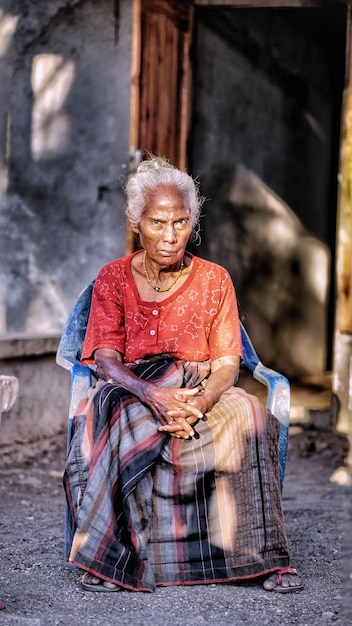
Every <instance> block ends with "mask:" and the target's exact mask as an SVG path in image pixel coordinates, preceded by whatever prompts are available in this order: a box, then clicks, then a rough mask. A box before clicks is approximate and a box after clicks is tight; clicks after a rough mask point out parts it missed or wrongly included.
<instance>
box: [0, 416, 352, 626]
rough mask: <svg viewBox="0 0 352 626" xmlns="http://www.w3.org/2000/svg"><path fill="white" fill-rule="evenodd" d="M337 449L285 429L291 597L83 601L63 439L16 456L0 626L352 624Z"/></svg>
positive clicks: (255, 590)
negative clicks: (73, 561) (71, 559)
mask: <svg viewBox="0 0 352 626" xmlns="http://www.w3.org/2000/svg"><path fill="white" fill-rule="evenodd" d="M345 450H346V444H345V440H344V438H343V437H341V436H338V435H336V434H334V433H326V432H319V431H312V430H309V429H306V430H304V429H302V428H295V429H292V434H291V436H290V444H289V460H288V465H287V474H286V483H285V488H284V495H283V505H284V510H285V516H286V522H287V530H288V535H289V540H290V545H291V555H292V564H293V565H294V566H295V567H297V569H298V570H299V571H300V573H301V574H302V576H303V579H304V584H305V588H304V590H303V591H301V592H299V593H292V594H277V593H269V592H265V591H264V590H263V589H262V588H261V585H259V584H254V583H247V584H240V585H232V584H228V585H207V586H205V585H198V586H192V587H181V586H179V587H167V588H158V589H157V591H156V592H155V593H154V594H149V593H130V592H123V593H118V594H99V593H98V594H97V593H90V592H83V591H82V590H81V588H80V586H79V584H78V572H77V570H74V569H71V568H68V567H66V566H65V565H64V561H63V551H64V546H63V525H64V522H63V519H64V506H65V505H64V494H63V490H62V478H61V476H62V468H63V465H64V456H65V441H64V436H62V437H61V438H59V441H56V442H55V444H54V443H53V442H52V441H51V442H42V443H41V445H40V446H39V447H38V446H37V449H36V450H33V451H32V458H31V456H29V457H26V458H22V457H21V452H19V453H18V455H17V457H16V455H15V456H14V458H13V460H12V461H11V463H9V464H6V465H5V466H4V465H3V466H2V467H1V466H0V480H1V484H0V530H1V533H0V600H1V601H2V602H3V604H4V605H5V608H4V609H3V610H1V611H0V626H1V625H9V626H11V625H12V624H19V625H23V626H26V625H27V624H28V625H33V626H59V625H60V626H61V625H66V624H70V626H90V625H92V626H109V625H112V626H139V625H140V624H143V626H164V625H165V624H168V623H170V624H172V625H173V626H198V625H204V624H217V625H218V626H227V625H230V624H231V625H232V626H233V625H234V626H242V625H245V626H265V625H268V624H280V625H284V626H285V625H289V624H298V625H299V626H305V625H307V626H324V625H325V624H330V623H335V624H338V625H340V626H350V625H352V612H351V608H350V598H352V593H351V591H352V580H351V575H350V573H351V571H352V564H351V556H352V551H351V542H350V535H351V533H350V530H351V529H350V521H351V513H352V510H351V508H352V507H351V504H350V502H351V500H350V495H351V493H350V487H341V486H338V485H337V484H335V483H332V482H331V481H330V480H329V479H330V477H331V475H332V473H333V471H334V470H335V469H336V468H337V467H338V466H340V465H341V464H342V462H343V456H344V453H345ZM346 535H347V536H348V542H347V541H346V540H345V537H346Z"/></svg>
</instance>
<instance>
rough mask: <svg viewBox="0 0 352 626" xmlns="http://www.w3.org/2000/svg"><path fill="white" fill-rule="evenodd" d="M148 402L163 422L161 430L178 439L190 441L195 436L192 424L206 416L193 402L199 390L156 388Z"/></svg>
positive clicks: (152, 390)
mask: <svg viewBox="0 0 352 626" xmlns="http://www.w3.org/2000/svg"><path fill="white" fill-rule="evenodd" d="M150 392H151V393H150V396H149V398H148V400H147V401H146V400H145V402H146V404H148V406H149V407H150V408H151V410H152V411H153V413H154V415H156V417H157V418H158V419H159V421H160V422H161V424H162V425H161V426H160V427H159V430H160V431H162V432H167V433H169V435H171V436H172V437H176V438H178V439H189V438H190V437H193V436H194V435H195V431H194V429H193V428H192V424H195V423H196V422H198V420H200V419H203V417H204V415H203V412H202V411H201V409H200V408H199V407H198V405H197V403H193V402H192V400H193V399H194V397H195V396H196V395H198V389H197V388H194V389H184V388H182V389H169V388H167V387H154V388H153V389H151V390H150Z"/></svg>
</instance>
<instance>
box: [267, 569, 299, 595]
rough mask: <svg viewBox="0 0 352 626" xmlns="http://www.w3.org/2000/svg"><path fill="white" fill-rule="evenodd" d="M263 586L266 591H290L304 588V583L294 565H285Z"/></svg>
mask: <svg viewBox="0 0 352 626" xmlns="http://www.w3.org/2000/svg"><path fill="white" fill-rule="evenodd" d="M263 587H264V589H265V590H266V591H276V592H278V593H289V592H290V591H291V592H292V591H299V590H300V589H303V584H302V580H301V578H300V577H299V576H298V574H297V570H295V569H294V568H293V567H283V568H282V569H280V570H279V571H277V572H273V573H272V574H271V575H270V576H269V578H267V579H266V580H265V581H264V583H263Z"/></svg>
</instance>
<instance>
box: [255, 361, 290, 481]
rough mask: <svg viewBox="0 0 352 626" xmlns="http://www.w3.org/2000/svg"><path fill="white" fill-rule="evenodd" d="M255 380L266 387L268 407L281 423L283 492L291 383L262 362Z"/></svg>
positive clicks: (257, 367) (280, 450) (257, 368)
mask: <svg viewBox="0 0 352 626" xmlns="http://www.w3.org/2000/svg"><path fill="white" fill-rule="evenodd" d="M253 378H255V379H256V380H258V381H259V382H260V383H262V384H263V385H265V386H266V388H267V392H268V394H267V401H266V407H267V409H268V410H269V411H270V412H271V413H272V414H273V415H275V417H276V418H277V419H278V420H279V422H280V433H279V441H278V454H279V478H280V488H281V492H282V490H283V487H284V480H285V468H286V461H287V448H288V436H289V426H290V383H289V382H288V380H287V378H285V376H283V375H282V374H279V373H278V372H276V371H275V370H272V369H270V368H269V367H266V366H265V365H263V364H262V363H261V362H260V361H259V363H258V365H257V366H256V367H255V369H254V370H253Z"/></svg>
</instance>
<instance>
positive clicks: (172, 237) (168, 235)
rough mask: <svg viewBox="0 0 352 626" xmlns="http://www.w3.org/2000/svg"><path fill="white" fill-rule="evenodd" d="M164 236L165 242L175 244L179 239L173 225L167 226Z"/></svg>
mask: <svg viewBox="0 0 352 626" xmlns="http://www.w3.org/2000/svg"><path fill="white" fill-rule="evenodd" d="M163 234H164V241H167V242H168V243H173V242H174V241H176V239H177V237H176V229H175V227H174V226H173V225H172V224H170V225H167V226H165V229H164V233H163Z"/></svg>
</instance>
